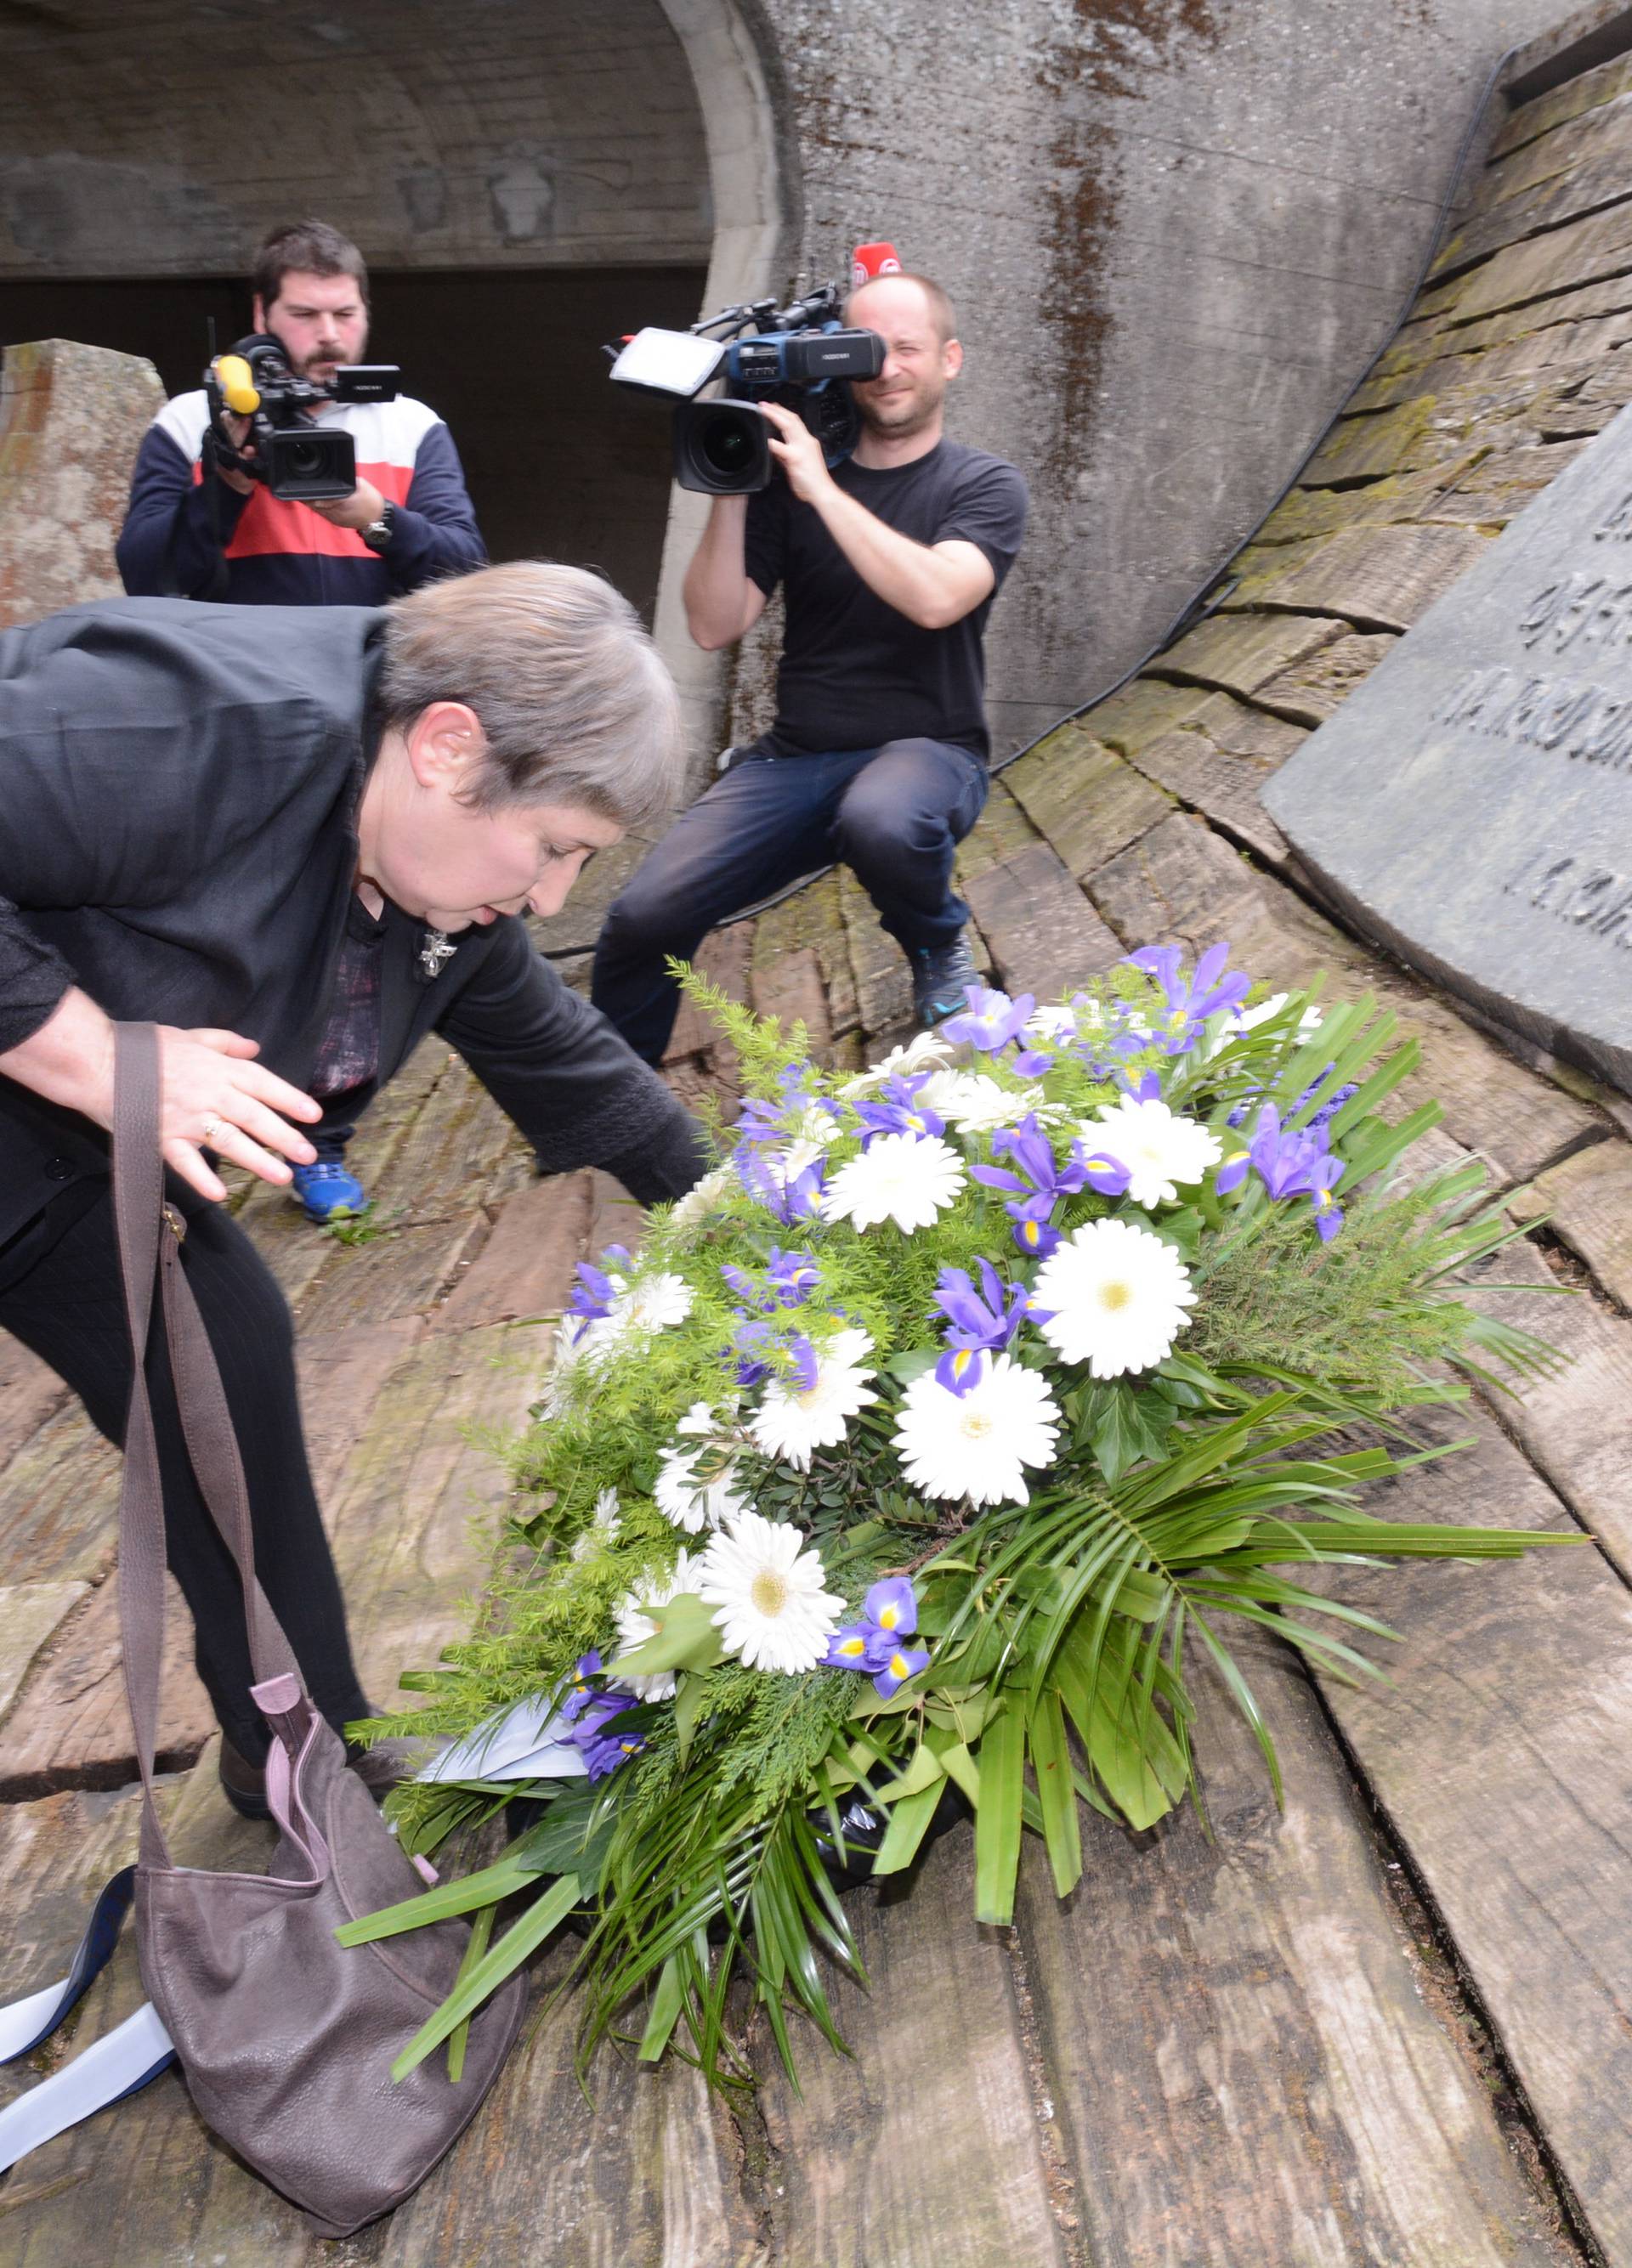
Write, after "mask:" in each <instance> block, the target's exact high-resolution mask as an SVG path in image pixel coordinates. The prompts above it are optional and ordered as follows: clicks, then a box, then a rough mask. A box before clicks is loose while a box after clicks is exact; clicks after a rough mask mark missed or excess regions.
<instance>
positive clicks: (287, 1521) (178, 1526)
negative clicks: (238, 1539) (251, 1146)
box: [0, 1178, 372, 1764]
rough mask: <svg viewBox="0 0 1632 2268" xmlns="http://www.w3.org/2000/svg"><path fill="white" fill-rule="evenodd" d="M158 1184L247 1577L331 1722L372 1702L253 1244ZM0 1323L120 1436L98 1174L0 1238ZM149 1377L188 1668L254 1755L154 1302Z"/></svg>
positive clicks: (118, 1335) (229, 1592)
mask: <svg viewBox="0 0 1632 2268" xmlns="http://www.w3.org/2000/svg"><path fill="white" fill-rule="evenodd" d="M168 1194H169V1196H170V1197H171V1198H172V1200H173V1201H174V1203H175V1204H178V1205H179V1206H180V1207H181V1211H183V1212H184V1213H185V1214H186V1216H187V1221H188V1230H187V1237H186V1241H185V1242H184V1243H183V1245H182V1247H181V1265H182V1267H183V1268H184V1269H185V1270H186V1271H187V1279H188V1283H189V1284H190V1285H192V1288H193V1293H194V1297H195V1298H196V1300H197V1301H198V1305H199V1308H200V1311H201V1313H202V1314H203V1320H204V1328H205V1329H206V1330H207V1331H208V1332H209V1334H210V1345H211V1346H212V1347H213V1348H214V1350H215V1357H216V1360H217V1362H218V1364H219V1366H220V1370H221V1380H222V1384H223V1385H224V1387H225V1389H226V1399H227V1404H228V1407H229V1408H230V1410H232V1413H233V1424H234V1425H235V1426H236V1427H237V1429H238V1440H239V1446H240V1449H241V1451H242V1453H243V1461H244V1473H245V1477H246V1479H247V1484H248V1490H249V1509H250V1516H251V1520H252V1521H253V1524H254V1529H255V1568H256V1572H258V1573H259V1575H260V1578H261V1581H262V1587H264V1589H265V1592H266V1594H267V1597H268V1598H269V1599H270V1602H271V1604H272V1610H273V1612H274V1613H275V1614H276V1615H277V1618H278V1620H279V1622H281V1623H282V1624H283V1626H284V1631H286V1632H287V1634H288V1638H289V1642H290V1644H291V1646H292V1647H293V1648H294V1652H295V1659H296V1660H297V1661H299V1664H300V1668H301V1669H302V1671H303V1672H304V1673H305V1676H306V1683H307V1686H308V1687H309V1689H310V1690H311V1694H312V1697H313V1699H314V1702H315V1703H316V1704H317V1705H318V1707H319V1708H320V1709H321V1711H322V1712H323V1714H324V1716H325V1717H327V1718H328V1719H329V1723H330V1724H331V1725H334V1726H335V1727H336V1728H338V1727H341V1726H343V1724H345V1723H346V1721H347V1720H348V1719H351V1718H354V1717H366V1716H368V1715H370V1714H371V1713H372V1712H371V1710H370V1707H369V1704H368V1699H367V1697H366V1695H365V1693H364V1691H363V1689H362V1687H361V1686H360V1685H359V1684H358V1677H357V1670H356V1668H355V1666H354V1665H353V1663H352V1660H351V1641H350V1639H349V1638H348V1637H347V1635H346V1624H345V1606H344V1603H343V1601H342V1599H341V1596H340V1584H339V1580H338V1578H337V1577H336V1573H335V1567H334V1562H333V1560H332V1559H331V1558H330V1557H329V1539H328V1538H327V1536H326V1535H324V1533H323V1523H322V1521H321V1517H320V1515H319V1513H318V1508H317V1499H316V1496H315V1494H314V1491H313V1487H312V1476H311V1473H310V1471H309V1469H308V1468H307V1465H306V1441H305V1438H304V1436H303V1434H302V1432H301V1427H300V1405H299V1397H298V1395H297V1393H296V1389H295V1369H294V1345H293V1331H292V1324H291V1322H290V1316H289V1309H288V1307H287V1306H286V1304H285V1303H284V1295H283V1293H282V1292H280V1291H279V1290H278V1288H277V1284H276V1283H275V1282H274V1280H273V1278H272V1277H271V1275H270V1271H269V1270H268V1269H267V1267H266V1264H265V1263H264V1262H263V1261H262V1258H261V1256H260V1255H259V1253H257V1252H256V1250H255V1247H254V1245H252V1244H251V1243H250V1241H249V1239H248V1238H247V1236H246V1235H245V1234H244V1233H243V1231H242V1229H240V1228H239V1227H238V1226H236V1225H235V1224H234V1222H233V1220H232V1219H230V1218H229V1216H228V1215H226V1214H225V1213H224V1212H222V1211H221V1210H220V1209H219V1207H218V1206H216V1205H213V1204H208V1203H206V1202H205V1200H204V1199H203V1198H202V1197H196V1196H195V1195H193V1193H192V1192H191V1191H190V1190H189V1191H186V1192H183V1191H182V1189H181V1186H180V1185H179V1184H178V1183H177V1182H175V1181H174V1178H173V1179H171V1181H170V1183H169V1189H168ZM0 1329H5V1330H8V1331H11V1332H12V1333H13V1334H14V1335H15V1336H16V1337H18V1338H19V1339H21V1341H22V1342H23V1344H24V1345H25V1346H28V1347H32V1348H33V1351H34V1352H35V1353H36V1354H37V1355H39V1356H40V1358H41V1360H42V1361H44V1362H47V1363H48V1364H49V1365H50V1366H51V1368H52V1369H53V1370H55V1372H56V1373H57V1374H58V1376H59V1377H61V1378H63V1379H65V1380H66V1381H68V1383H69V1385H70V1386H71V1387H72V1388H73V1389H74V1391H75V1393H76V1394H78V1396H79V1398H80V1400H81V1401H82V1402H83V1403H85V1409H86V1410H87V1411H88V1412H89V1413H90V1416H91V1418H92V1423H93V1424H94V1425H96V1427H97V1429H98V1431H99V1432H102V1433H105V1434H106V1435H107V1438H108V1440H110V1441H114V1442H122V1440H123V1439H124V1430H125V1419H126V1415H127V1411H128V1408H129V1399H130V1342H129V1333H128V1330H127V1329H126V1324H125V1314H124V1303H123V1298H122V1292H121V1290H120V1283H119V1262H118V1256H117V1252H116V1248H115V1246H114V1224H113V1197H112V1191H111V1189H110V1188H109V1185H108V1184H107V1182H81V1183H79V1184H78V1186H76V1187H75V1188H73V1189H68V1190H65V1191H64V1192H63V1196H62V1197H58V1198H57V1199H56V1201H55V1204H51V1205H48V1207H47V1208H46V1210H45V1211H44V1212H43V1213H41V1215H40V1217H39V1218H38V1219H36V1220H34V1221H33V1222H31V1223H30V1224H29V1226H27V1227H26V1228H25V1229H24V1230H23V1231H22V1232H21V1233H20V1234H18V1235H17V1236H15V1237H13V1238H12V1239H11V1241H10V1242H9V1243H8V1244H6V1245H4V1246H3V1247H0ZM147 1379H148V1387H149V1391H150V1392H151V1396H152V1403H153V1425H154V1430H155V1432H156V1433H157V1436H158V1441H159V1472H160V1476H161V1478H162V1481H163V1485H164V1498H165V1530H166V1543H167V1546H168V1557H169V1562H170V1567H171V1572H173V1573H174V1576H175V1579H176V1580H177V1582H178V1583H179V1584H180V1585H181V1590H182V1594H183V1595H184V1596H185V1598H186V1600H187V1603H188V1607H189V1608H190V1609H191V1610H192V1616H193V1630H194V1658H195V1660H196V1662H197V1664H198V1674H199V1676H200V1677H201V1678H202V1679H203V1683H204V1687H205V1690H206V1691H207V1692H208V1693H209V1696H210V1702H211V1704H212V1705H213V1706H214V1709H215V1712H216V1715H217V1717H218V1719H219V1720H220V1723H221V1726H222V1728H223V1730H224V1731H225V1734H226V1735H227V1737H228V1739H229V1740H231V1742H232V1743H233V1747H234V1748H236V1749H238V1750H239V1751H240V1753H241V1754H242V1755H243V1756H247V1758H248V1759H249V1761H250V1762H251V1763H252V1764H260V1763H261V1762H262V1760H263V1758H264V1757H265V1755H266V1749H267V1734H266V1727H265V1726H264V1725H263V1723H262V1719H261V1716H260V1712H258V1711H257V1709H256V1708H255V1704H254V1703H253V1702H252V1701H251V1700H250V1698H249V1687H250V1684H251V1683H252V1681H253V1679H254V1675H255V1673H254V1671H253V1670H252V1668H250V1663H249V1642H248V1637H247V1632H246V1631H245V1627H244V1605H243V1593H242V1591H241V1590H240V1587H239V1580H238V1571H237V1569H236V1568H235V1567H234V1565H233V1560H232V1557H231V1555H230V1553H229V1552H228V1550H227V1549H226V1546H225V1543H222V1541H221V1538H220V1536H219V1535H218V1534H217V1532H216V1527H215V1523H214V1521H212V1520H211V1519H210V1513H209V1511H208V1509H207V1508H206V1506H205V1504H204V1501H203V1498H202V1496H201V1495H200V1494H199V1492H198V1484H197V1482H196V1480H195V1478H194V1476H193V1469H192V1465H191V1463H190V1462H189V1461H188V1454H187V1444H186V1442H185V1440H183V1438H182V1434H181V1418H180V1414H179V1412H178V1410H177V1409H176V1403H175V1393H174V1388H173V1387H172V1385H171V1381H170V1365H169V1359H168V1355H167V1352H166V1346H165V1333H164V1327H163V1324H162V1323H161V1322H159V1309H158V1301H157V1299H155V1301H154V1328H153V1331H152V1334H151V1339H150V1342H149V1345H148V1351H147Z"/></svg>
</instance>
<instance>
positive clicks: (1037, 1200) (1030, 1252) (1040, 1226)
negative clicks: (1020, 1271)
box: [1003, 1197, 1060, 1260]
mask: <svg viewBox="0 0 1632 2268" xmlns="http://www.w3.org/2000/svg"><path fill="white" fill-rule="evenodd" d="M1053 1210H1054V1200H1053V1199H1052V1197H1027V1198H1026V1199H1025V1201H1024V1202H1023V1203H1021V1202H1020V1201H1018V1200H1015V1201H1012V1202H1011V1203H1009V1204H1006V1205H1005V1206H1004V1207H1003V1211H1005V1212H1006V1213H1007V1214H1008V1216H1009V1218H1010V1219H1011V1220H1012V1221H1013V1222H1014V1224H1015V1226H1014V1228H1013V1230H1012V1232H1011V1233H1012V1234H1013V1237H1014V1240H1015V1248H1016V1249H1017V1250H1019V1251H1021V1252H1023V1253H1024V1254H1025V1256H1026V1258H1027V1259H1028V1260H1046V1259H1047V1258H1048V1256H1049V1254H1050V1253H1051V1252H1057V1251H1058V1250H1059V1248H1060V1231H1059V1230H1058V1229H1057V1228H1056V1227H1055V1226H1054V1225H1053V1223H1052V1221H1051V1220H1050V1219H1049V1215H1050V1214H1051V1213H1052V1211H1053Z"/></svg>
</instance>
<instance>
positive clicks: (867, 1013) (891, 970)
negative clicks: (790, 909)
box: [838, 866, 912, 1034]
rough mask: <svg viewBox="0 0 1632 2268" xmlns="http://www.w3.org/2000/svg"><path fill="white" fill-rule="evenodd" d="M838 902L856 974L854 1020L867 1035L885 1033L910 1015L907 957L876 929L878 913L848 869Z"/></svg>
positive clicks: (843, 873) (840, 878) (841, 880)
mask: <svg viewBox="0 0 1632 2268" xmlns="http://www.w3.org/2000/svg"><path fill="white" fill-rule="evenodd" d="M838 902H839V906H840V908H841V909H842V911H843V914H844V918H845V934H846V938H847V939H849V942H850V966H851V968H853V970H854V972H855V980H856V1013H857V1020H858V1021H859V1022H860V1027H861V1029H862V1030H863V1031H864V1032H866V1033H868V1034H876V1033H879V1032H883V1031H887V1030H888V1029H889V1028H890V1026H891V1025H892V1024H898V1023H901V1022H903V1021H904V1020H905V1019H906V1018H907V1017H909V1016H910V1015H911V1014H912V972H911V970H910V969H909V968H908V967H907V965H906V955H905V954H904V953H903V952H902V950H901V948H900V946H898V945H897V943H896V941H895V939H894V938H892V937H890V936H888V935H887V934H886V933H885V932H884V931H883V930H882V928H881V927H880V926H879V920H878V912H877V909H876V908H875V905H874V903H873V901H872V900H871V898H869V897H868V894H867V892H866V891H865V890H864V889H863V888H862V887H861V885H860V882H858V881H857V880H856V878H855V876H854V875H853V873H851V872H850V869H849V868H848V867H847V866H846V867H842V868H841V869H840V871H839V876H838Z"/></svg>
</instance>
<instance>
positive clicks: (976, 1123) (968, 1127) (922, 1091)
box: [918, 1071, 1064, 1134]
mask: <svg viewBox="0 0 1632 2268" xmlns="http://www.w3.org/2000/svg"><path fill="white" fill-rule="evenodd" d="M918 1099H919V1101H920V1102H922V1103H924V1104H926V1105H927V1107H928V1108H930V1109H931V1110H933V1111H934V1112H936V1113H937V1114H938V1115H939V1116H941V1117H942V1118H944V1119H945V1120H946V1122H947V1123H948V1125H949V1126H956V1127H958V1128H959V1129H961V1130H962V1131H963V1132H964V1133H965V1134H989V1133H991V1132H993V1130H995V1129H996V1128H998V1127H999V1126H1018V1125H1019V1123H1020V1122H1021V1120H1022V1119H1023V1118H1024V1117H1026V1116H1028V1115H1029V1114H1030V1115H1034V1116H1036V1118H1037V1120H1038V1124H1039V1125H1047V1124H1048V1123H1049V1122H1050V1121H1051V1120H1052V1119H1055V1118H1060V1117H1062V1116H1064V1113H1063V1112H1062V1111H1061V1110H1060V1107H1059V1105H1058V1104H1057V1103H1052V1102H1045V1101H1044V1100H1043V1090H1042V1088H1041V1087H1040V1086H1020V1087H1013V1086H999V1085H998V1083H997V1081H996V1080H995V1079H988V1078H987V1077H986V1073H985V1072H984V1071H932V1072H931V1074H930V1076H929V1078H928V1079H927V1082H926V1083H925V1085H924V1086H922V1087H920V1088H919V1098H918Z"/></svg>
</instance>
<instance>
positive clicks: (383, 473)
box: [193, 465, 414, 559]
mask: <svg viewBox="0 0 1632 2268" xmlns="http://www.w3.org/2000/svg"><path fill="white" fill-rule="evenodd" d="M357 476H358V480H361V481H368V482H372V483H373V486H374V487H375V488H377V489H378V490H379V491H380V495H381V496H382V497H389V498H390V500H391V502H392V503H393V504H406V503H407V502H408V491H409V489H410V486H411V485H412V482H413V477H414V468H413V467H412V466H411V465H359V466H358V468H357ZM193 478H194V479H195V480H196V481H197V480H202V479H203V473H202V471H201V469H200V468H199V467H198V466H197V465H195V466H194V468H193ZM268 553H277V554H279V555H284V554H292V555H293V556H297V557H304V558H312V557H323V558H328V559H372V558H373V556H374V554H373V552H372V551H371V550H370V549H369V548H368V546H367V545H366V543H365V542H364V541H363V539H362V537H361V536H360V535H359V534H358V533H357V531H356V529H355V528H351V527H330V525H329V522H328V520H326V519H323V518H322V517H321V514H319V513H317V512H311V511H309V510H308V509H307V507H306V505H305V504H286V503H284V501H282V500H281V499H280V498H279V497H275V496H273V495H272V493H271V492H270V490H268V489H266V488H264V487H263V486H262V483H261V482H259V481H257V482H256V483H255V490H254V492H253V493H252V494H251V496H250V498H249V501H248V502H247V504H245V506H244V514H243V518H242V519H240V521H239V523H238V526H237V527H236V528H235V529H234V530H233V540H232V541H231V542H230V543H229V544H228V545H227V547H226V556H227V557H228V558H229V559H254V558H259V557H262V556H265V555H266V554H268Z"/></svg>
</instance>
